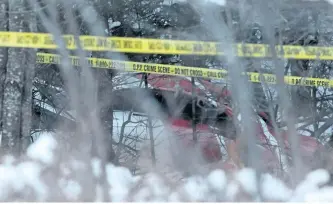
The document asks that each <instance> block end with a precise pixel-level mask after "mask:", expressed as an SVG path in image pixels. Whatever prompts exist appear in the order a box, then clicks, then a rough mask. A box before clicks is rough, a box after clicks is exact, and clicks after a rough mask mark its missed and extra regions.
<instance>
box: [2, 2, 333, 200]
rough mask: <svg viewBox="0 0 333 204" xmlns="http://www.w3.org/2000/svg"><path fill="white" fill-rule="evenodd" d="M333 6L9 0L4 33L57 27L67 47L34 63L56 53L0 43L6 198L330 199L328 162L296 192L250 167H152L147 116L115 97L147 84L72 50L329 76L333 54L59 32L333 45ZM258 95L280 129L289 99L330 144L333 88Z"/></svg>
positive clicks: (252, 100)
mask: <svg viewBox="0 0 333 204" xmlns="http://www.w3.org/2000/svg"><path fill="white" fill-rule="evenodd" d="M332 9H333V7H332V6H331V4H330V2H326V1H301V0H295V1H285V0H279V1H267V0H253V1H236V0H234V1H228V0H225V1H223V0H214V1H213V0H206V1H203V0H191V1H185V0H184V1H173V0H84V1H83V0H76V1H75V0H67V1H65V0H59V1H52V0H0V31H18V32H47V33H52V34H53V35H54V36H55V39H56V42H57V43H59V45H60V48H59V49H58V50H56V51H54V53H55V54H60V55H62V56H63V57H64V59H65V60H64V61H63V64H61V65H60V66H58V65H45V64H44V65H42V64H36V53H37V52H45V53H50V50H40V49H39V50H36V49H27V48H24V49H23V48H6V47H1V48H0V119H1V126H0V131H1V149H0V151H1V152H2V155H7V156H5V157H3V160H2V164H1V166H0V188H1V192H0V200H4V201H6V200H11V201H12V200H24V201H27V200H31V201H35V200H39V201H64V200H66V201H111V200H112V201H123V200H130V201H206V200H208V201H239V200H254V201H288V200H291V201H304V200H305V199H308V200H309V199H319V197H320V198H321V199H326V200H329V199H331V201H332V200H333V197H332V196H330V192H332V191H333V190H332V189H331V187H327V186H326V187H322V185H323V184H325V183H327V182H328V180H329V172H328V171H324V170H317V171H314V172H312V173H310V174H308V176H307V177H303V178H302V179H303V180H304V179H305V180H304V181H303V182H299V183H298V186H297V187H293V188H292V187H290V186H287V185H285V184H284V183H283V182H282V181H280V180H278V179H276V178H274V177H272V176H271V175H268V174H264V175H260V176H258V174H255V171H254V170H251V169H244V170H241V171H240V172H239V173H237V174H235V175H233V176H230V175H226V174H225V173H224V172H222V171H212V172H211V173H205V174H204V175H203V176H192V177H189V178H186V179H185V178H184V177H183V175H181V174H179V173H177V172H173V171H170V172H165V171H166V170H165V169H164V168H163V167H161V168H155V167H153V165H152V162H151V156H146V157H145V155H146V154H149V150H147V151H145V147H146V146H145V144H147V143H149V136H147V130H146V126H147V121H146V120H144V119H142V118H140V117H139V116H133V117H132V118H131V117H129V116H130V115H131V114H132V112H127V113H123V112H122V111H121V110H114V109H113V106H112V105H110V104H112V103H113V102H114V101H116V100H117V98H116V97H111V96H113V95H112V93H113V91H115V90H119V89H121V88H123V87H126V86H136V85H137V84H139V82H133V81H129V80H127V79H128V78H129V77H130V75H131V74H128V73H119V72H117V71H116V70H102V69H94V70H91V69H89V68H88V67H87V66H85V65H83V66H82V67H80V68H78V69H74V68H73V67H71V65H69V64H66V62H68V61H66V58H67V57H68V56H69V55H77V56H80V57H82V58H83V57H90V56H92V57H100V58H111V59H119V60H128V61H131V60H132V61H137V62H151V63H160V64H177V65H184V66H193V67H208V68H216V69H218V68H222V67H223V68H230V69H234V68H235V67H234V66H235V65H236V66H241V67H242V68H243V69H244V70H246V71H257V72H264V73H273V74H276V73H280V74H284V75H293V76H303V77H315V78H329V79H330V78H331V76H332V74H331V71H332V62H331V61H323V60H321V61H318V60H277V59H271V60H269V59H259V58H254V59H251V58H246V59H245V58H237V59H236V60H235V61H237V63H230V60H228V59H226V58H221V57H218V56H183V55H145V54H123V53H109V52H86V51H82V50H77V51H71V52H69V51H68V50H66V49H64V48H63V47H62V46H61V39H60V36H61V35H62V34H74V35H100V36H121V37H145V38H161V39H182V40H210V41H222V40H224V39H231V40H232V41H233V42H244V43H267V44H292V45H304V46H306V45H318V46H332V43H333V38H332V36H333V29H332V28H333V27H332V23H333V15H332V12H331V11H332ZM229 42H231V41H229ZM227 62H229V63H227ZM277 65H279V68H280V69H278V70H277V68H276V69H275V68H274V67H277ZM213 82H214V83H215V82H216V83H226V82H224V81H213ZM234 83H237V82H234ZM240 88H242V87H240ZM249 95H251V97H249V98H248V99H249V100H248V101H246V102H244V103H247V104H248V105H254V106H255V107H256V108H257V109H260V110H263V111H266V112H274V114H273V115H274V116H275V117H276V121H277V125H278V126H279V127H281V128H285V127H286V126H287V125H288V121H286V120H285V118H283V117H282V116H283V115H284V112H283V108H281V107H283V106H284V105H285V104H288V105H289V107H290V108H289V109H288V110H289V111H290V110H292V111H293V112H292V114H293V115H294V116H295V118H296V121H295V125H296V127H297V131H298V132H300V133H302V134H304V135H308V136H311V137H316V138H318V140H319V141H321V142H322V143H323V144H325V145H326V146H327V147H328V148H330V147H331V145H332V144H331V143H333V134H332V127H333V126H332V125H333V115H332V113H333V103H332V99H333V95H332V91H331V89H330V88H315V87H301V86H288V88H286V89H283V90H282V89H278V88H277V89H275V88H272V87H269V88H267V87H266V88H264V87H263V86H261V85H260V84H259V85H255V86H254V91H253V92H251V93H249ZM129 100H131V99H129ZM147 100H149V99H147ZM137 103H142V101H138V102H137ZM160 125H161V124H159V123H158V122H156V123H154V124H153V126H155V127H158V126H160ZM125 129H126V130H125ZM122 137H123V138H125V139H123V140H120V139H119V138H122ZM156 148H158V147H156ZM8 155H13V156H15V157H12V156H8ZM16 156H20V158H18V157H16ZM110 162H111V163H113V164H116V165H117V166H118V167H116V166H114V165H113V164H110ZM326 168H327V170H331V169H330V168H331V167H330V166H328V167H326ZM164 170H165V171H164ZM152 171H153V172H154V173H147V172H152ZM319 189H320V190H319ZM239 195H241V196H239Z"/></svg>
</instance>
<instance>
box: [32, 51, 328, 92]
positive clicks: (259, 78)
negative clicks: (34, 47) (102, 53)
mask: <svg viewBox="0 0 333 204" xmlns="http://www.w3.org/2000/svg"><path fill="white" fill-rule="evenodd" d="M70 59H71V62H72V65H73V66H80V59H79V58H78V57H75V56H70ZM36 61H37V63H39V64H60V62H61V58H60V56H59V55H55V54H46V53H37V59H36ZM86 62H87V63H88V65H89V66H90V67H93V68H103V69H117V70H119V71H125V72H139V73H151V74H162V75H171V76H187V77H201V78H211V79H227V76H228V72H227V71H226V70H220V69H207V68H200V67H186V66H176V65H164V64H152V63H141V62H130V61H119V60H110V59H103V58H86ZM246 74H247V75H248V79H249V81H251V82H255V83H260V82H266V83H268V84H276V77H275V75H273V74H260V73H256V72H247V73H246ZM284 81H285V83H286V84H289V85H299V86H312V87H327V88H331V87H333V80H329V79H321V78H303V77H298V76H285V77H284Z"/></svg>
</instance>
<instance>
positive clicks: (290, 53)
mask: <svg viewBox="0 0 333 204" xmlns="http://www.w3.org/2000/svg"><path fill="white" fill-rule="evenodd" d="M63 39H64V42H65V43H66V47H67V48H68V49H70V50H73V49H76V48H77V45H76V43H75V42H76V41H75V39H74V36H73V35H64V36H63ZM79 42H80V45H81V47H82V49H84V50H89V51H114V52H124V53H143V54H181V55H223V54H224V53H223V48H224V47H225V46H223V44H222V43H218V42H203V41H184V40H162V39H145V38H127V37H100V36H79ZM57 44H59V43H57V42H54V40H53V36H52V35H51V34H48V33H23V32H0V47H21V48H40V49H56V48H58V46H57ZM235 48H236V49H235V51H236V53H237V56H239V57H254V58H263V57H272V54H271V52H270V46H269V45H265V44H236V45H235ZM276 52H277V53H278V57H282V58H287V59H318V60H333V47H314V46H305V47H304V46H295V45H283V46H276Z"/></svg>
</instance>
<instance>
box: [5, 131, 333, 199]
mask: <svg viewBox="0 0 333 204" xmlns="http://www.w3.org/2000/svg"><path fill="white" fill-rule="evenodd" d="M59 146H60V145H58V143H57V141H56V140H55V139H54V137H53V136H52V135H51V134H43V135H42V136H41V137H40V138H39V139H38V140H37V141H36V143H34V144H33V145H31V147H30V148H29V149H28V150H27V154H26V157H25V158H23V159H22V160H20V161H17V160H15V159H14V158H12V157H10V156H6V157H5V158H4V159H3V160H2V163H1V165H0V201H23V200H24V201H29V200H30V201H103V200H105V199H108V200H109V201H138V202H139V201H150V202H154V201H241V200H244V201H249V200H253V201H294V202H301V201H333V187H329V186H325V185H324V184H325V183H327V182H328V180H329V174H328V172H327V171H325V170H323V169H319V170H316V171H313V172H311V173H310V174H308V175H307V177H306V178H305V179H304V181H303V182H301V183H300V184H299V185H298V186H297V187H296V188H295V189H291V188H289V187H287V186H286V185H285V184H284V183H283V182H282V181H280V180H278V179H276V178H274V177H272V176H271V175H268V174H265V175H262V176H260V177H256V174H255V172H254V171H253V170H251V169H243V170H241V171H239V172H237V173H235V174H232V175H231V174H228V175H227V174H226V173H225V172H223V171H221V170H214V171H212V172H211V173H209V174H207V175H205V176H193V177H190V178H187V179H183V180H182V181H180V182H179V181H178V182H175V181H172V180H170V179H167V178H166V176H165V175H162V174H158V173H150V174H147V175H144V176H133V175H132V174H131V173H130V171H129V170H128V169H126V168H124V167H116V166H114V165H112V164H107V165H106V166H105V167H104V168H101V167H102V165H101V162H100V161H99V160H98V159H97V158H91V159H89V160H90V161H91V162H90V163H89V162H87V160H86V159H82V158H81V159H80V158H75V157H74V156H71V155H66V157H63V156H61V155H62V154H60V152H59ZM84 161H86V162H84ZM102 170H105V171H104V172H105V174H103V171H102Z"/></svg>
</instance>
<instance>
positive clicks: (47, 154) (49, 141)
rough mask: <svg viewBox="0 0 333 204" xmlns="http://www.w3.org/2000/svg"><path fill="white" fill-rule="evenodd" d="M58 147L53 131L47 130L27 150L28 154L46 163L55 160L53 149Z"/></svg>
mask: <svg viewBox="0 0 333 204" xmlns="http://www.w3.org/2000/svg"><path fill="white" fill-rule="evenodd" d="M56 147H57V141H56V140H55V139H54V138H53V136H52V134H51V133H47V132H46V133H43V134H41V135H40V136H39V138H38V139H37V141H36V142H35V143H33V144H32V145H30V147H29V148H28V150H27V155H28V156H29V157H30V158H32V159H36V160H39V161H41V162H43V163H45V164H52V163H53V162H54V155H53V151H54V150H55V148H56Z"/></svg>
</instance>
